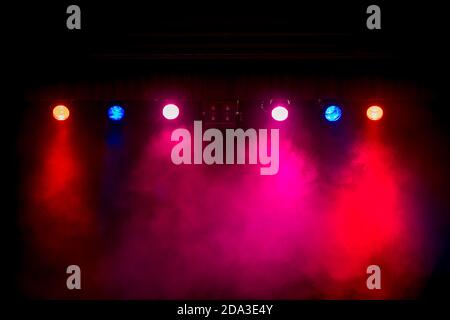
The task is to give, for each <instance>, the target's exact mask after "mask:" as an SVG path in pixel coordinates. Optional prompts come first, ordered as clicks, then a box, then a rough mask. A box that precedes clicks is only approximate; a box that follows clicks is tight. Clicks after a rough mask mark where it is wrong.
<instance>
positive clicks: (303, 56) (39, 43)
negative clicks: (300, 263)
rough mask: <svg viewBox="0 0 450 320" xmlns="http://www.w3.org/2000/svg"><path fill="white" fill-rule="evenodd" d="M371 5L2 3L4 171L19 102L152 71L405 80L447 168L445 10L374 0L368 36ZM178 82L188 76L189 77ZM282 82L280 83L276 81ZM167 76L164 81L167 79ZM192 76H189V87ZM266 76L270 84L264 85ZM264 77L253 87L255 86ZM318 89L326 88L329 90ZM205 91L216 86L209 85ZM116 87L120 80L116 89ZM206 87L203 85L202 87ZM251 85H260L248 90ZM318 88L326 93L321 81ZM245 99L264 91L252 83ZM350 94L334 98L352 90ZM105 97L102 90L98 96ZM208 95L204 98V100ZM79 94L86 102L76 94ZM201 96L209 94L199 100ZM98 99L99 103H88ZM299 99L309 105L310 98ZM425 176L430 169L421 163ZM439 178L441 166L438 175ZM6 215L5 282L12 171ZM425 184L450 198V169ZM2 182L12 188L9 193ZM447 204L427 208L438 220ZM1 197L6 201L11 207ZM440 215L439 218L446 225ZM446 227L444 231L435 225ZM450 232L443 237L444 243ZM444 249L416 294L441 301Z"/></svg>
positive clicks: (16, 251)
mask: <svg viewBox="0 0 450 320" xmlns="http://www.w3.org/2000/svg"><path fill="white" fill-rule="evenodd" d="M70 4H78V5H80V7H81V12H82V13H81V20H82V29H81V30H80V31H78V30H67V28H66V17H67V14H66V13H65V11H66V8H67V6H68V5H70ZM370 4H372V2H359V3H356V2H355V3H348V2H331V1H330V3H327V2H323V1H315V2H314V4H310V3H308V4H306V2H304V1H294V2H284V1H276V2H269V3H267V4H263V3H260V2H248V3H247V2H245V3H244V2H242V1H240V2H238V1H226V2H207V3H199V2H196V3H195V4H193V3H190V2H183V3H172V2H165V3H157V2H154V1H147V2H144V3H142V2H138V1H126V2H122V3H114V4H112V3H109V2H95V4H94V3H93V2H92V1H89V2H88V1H77V2H73V3H72V2H67V1H61V2H58V3H54V4H52V3H44V2H42V1H40V2H34V3H32V4H27V3H23V2H19V3H16V4H14V5H12V6H5V7H4V8H3V9H2V12H3V15H2V16H3V18H2V19H3V21H2V22H3V23H4V24H5V27H3V33H4V36H3V43H5V44H6V45H5V46H3V48H2V50H3V52H4V53H6V58H5V59H4V62H5V64H6V68H5V70H7V73H6V76H4V80H6V82H7V84H6V87H5V88H6V91H7V96H8V98H9V97H11V102H12V104H10V105H9V106H4V108H5V109H7V119H8V120H4V126H3V129H4V130H5V137H6V138H5V140H6V141H7V145H8V148H10V150H11V152H7V154H6V155H5V156H6V157H7V160H8V162H9V163H10V166H11V167H12V168H18V165H17V164H19V163H20V159H19V158H18V156H17V153H16V139H15V138H14V137H16V136H17V135H18V134H19V130H21V124H20V119H21V115H23V113H24V112H25V111H26V110H27V108H29V103H28V102H29V100H30V99H33V98H35V94H36V92H39V90H41V89H42V88H46V87H48V86H55V85H56V86H58V85H60V92H59V93H60V94H61V96H63V95H64V93H65V90H66V89H67V87H69V86H71V85H74V86H78V87H80V88H81V89H80V92H86V91H85V90H84V89H83V88H84V87H85V86H88V85H92V84H97V83H105V82H107V83H113V82H114V81H116V82H117V83H119V90H118V91H115V94H117V98H127V97H128V98H129V97H132V96H134V95H135V92H134V91H133V89H130V88H132V87H133V84H135V83H136V81H141V79H143V80H142V81H146V79H147V78H146V75H147V74H149V73H152V74H153V75H155V77H157V75H161V76H163V77H165V79H166V81H173V82H175V83H177V82H178V83H180V84H182V85H183V84H188V83H191V85H192V81H193V82H194V83H196V84H202V85H204V83H207V82H208V79H211V78H220V79H223V83H227V81H228V80H230V81H232V80H233V79H239V78H240V77H253V78H254V79H264V80H267V81H269V82H270V81H274V82H275V83H277V84H289V83H295V79H298V77H299V76H300V77H315V79H319V80H317V82H318V83H320V81H321V80H320V79H323V81H324V83H329V81H333V80H330V79H339V80H340V81H344V82H345V81H347V82H348V83H352V81H353V83H354V82H355V79H360V78H363V79H375V80H376V79H387V80H388V81H391V82H406V83H408V84H411V85H412V87H413V88H417V89H418V91H420V92H419V94H417V92H414V93H411V94H412V95H413V96H414V95H416V94H417V95H418V96H419V97H421V98H423V97H424V99H428V100H427V101H430V102H431V103H429V104H427V105H428V106H429V107H430V108H432V110H431V113H432V114H433V123H434V125H433V126H428V127H425V128H420V129H421V130H426V131H432V132H433V133H434V134H435V135H436V136H439V137H440V140H439V142H438V144H439V145H441V146H442V150H441V152H440V153H439V155H440V157H436V158H435V161H436V163H437V164H438V165H437V166H438V167H439V168H445V165H446V164H445V163H448V160H449V152H448V145H449V139H448V137H447V134H448V123H447V121H448V117H449V111H448V109H449V107H448V101H447V91H448V89H447V85H448V78H447V69H448V53H449V52H448V51H449V50H448V32H447V29H448V28H447V24H448V23H447V22H446V14H445V13H446V12H445V10H444V7H443V4H439V2H435V3H431V2H421V3H413V2H404V3H401V2H396V3H395V4H393V3H392V2H379V1H377V2H374V4H378V5H379V6H380V7H381V13H382V18H381V19H382V30H373V31H371V30H367V29H366V25H365V24H366V17H367V14H366V13H365V10H366V8H367V6H368V5H370ZM186 75H189V77H188V78H187V76H186ZM280 77H282V79H283V80H282V81H278V82H277V80H276V79H279V78H280ZM167 79H169V80H167ZM192 79H193V80H192ZM274 79H275V80H274ZM261 81H263V80H261ZM327 81H328V82H327ZM213 83H214V82H213ZM123 84H128V88H124V86H123ZM204 86H206V87H205V89H204V90H203V91H202V92H201V93H199V91H196V90H195V85H192V87H191V88H190V89H189V90H190V91H189V90H188V94H191V95H192V94H197V97H196V98H202V97H203V96H202V95H219V96H221V97H220V98H227V97H229V96H232V97H234V96H235V95H239V96H244V97H245V95H246V93H245V92H240V91H239V88H234V87H231V89H230V88H228V89H227V90H223V89H221V88H214V85H213V84H210V85H204ZM208 86H209V87H208ZM258 86H259V87H258ZM324 86H325V85H324ZM252 88H253V92H257V91H258V90H259V91H263V90H264V88H261V85H260V84H258V83H256V84H252ZM349 90H350V89H345V90H342V92H344V93H348V94H349V93H350V92H349ZM100 91H101V92H102V93H101V94H100V95H102V94H107V93H108V90H105V89H104V90H103V91H102V90H100ZM211 92H212V93H211ZM86 95H88V94H87V93H86ZM208 97H209V96H208ZM97 98H99V99H101V98H104V97H102V96H100V97H97ZM308 98H311V99H312V98H313V95H311V97H308ZM429 166H430V170H432V167H433V164H432V163H429ZM444 170H445V169H444ZM6 171H7V173H6V175H7V177H8V179H7V181H9V180H10V181H11V184H8V188H7V190H8V192H7V193H6V194H5V196H6V197H7V199H13V203H12V204H11V208H13V210H12V211H10V210H8V214H7V219H8V220H9V221H8V224H7V225H8V226H10V225H11V226H12V228H10V227H7V232H5V234H6V235H7V238H8V242H7V243H8V245H7V251H8V253H9V254H8V257H11V258H8V263H7V265H8V267H10V268H11V271H10V273H9V274H12V275H14V274H15V272H16V270H17V267H18V266H19V264H20V260H19V257H20V248H21V243H20V239H21V235H20V232H19V229H18V228H17V221H16V215H15V214H14V211H15V208H17V206H18V205H19V203H17V202H18V200H14V199H18V198H17V190H18V187H19V186H18V181H19V179H18V176H19V171H18V170H6ZM439 174H440V175H441V180H439V181H437V182H436V183H435V188H436V190H438V192H440V193H441V195H442V196H444V197H446V196H445V195H446V194H447V196H448V192H449V188H448V187H449V185H448V183H445V182H443V181H448V180H446V177H448V169H447V170H446V171H444V172H440V173H439ZM9 186H11V187H9ZM446 198H447V201H446V202H445V203H443V204H440V205H439V207H438V208H434V209H433V210H436V211H439V214H440V215H441V216H442V217H444V218H443V221H448V214H449V211H448V208H449V203H448V197H446ZM9 201H10V200H8V202H9ZM445 217H446V218H445ZM442 228H443V230H444V233H445V232H446V231H445V230H447V231H448V223H447V224H443V226H442ZM448 234H449V233H448V232H447V235H448ZM446 239H447V240H446V241H444V242H443V243H442V250H441V257H440V260H439V261H440V262H439V264H438V267H437V268H436V270H435V272H434V274H433V275H432V277H431V279H430V281H429V283H428V286H427V287H426V288H425V290H424V291H423V298H428V299H442V298H444V296H446V295H448V294H446V291H447V290H448V289H447V288H448V287H449V285H450V280H449V270H450V264H449V259H450V258H449V257H450V250H449V240H448V239H449V237H448V236H447V237H446ZM8 279H9V280H8V281H9V282H11V287H12V291H10V292H8V295H10V296H13V297H14V298H16V299H21V298H22V297H21V295H20V293H19V292H18V290H17V283H16V278H15V277H14V276H11V277H8Z"/></svg>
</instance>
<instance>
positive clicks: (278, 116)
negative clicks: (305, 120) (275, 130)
mask: <svg viewBox="0 0 450 320" xmlns="http://www.w3.org/2000/svg"><path fill="white" fill-rule="evenodd" d="M288 115H289V112H288V110H287V109H286V108H285V107H283V106H277V107H275V108H273V109H272V118H273V119H274V120H276V121H284V120H286V119H287V117H288Z"/></svg>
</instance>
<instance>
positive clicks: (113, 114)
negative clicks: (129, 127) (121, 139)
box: [108, 105, 125, 121]
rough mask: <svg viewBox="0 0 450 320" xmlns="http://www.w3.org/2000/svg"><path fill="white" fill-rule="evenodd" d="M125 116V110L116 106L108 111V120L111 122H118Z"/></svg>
mask: <svg viewBox="0 0 450 320" xmlns="http://www.w3.org/2000/svg"><path fill="white" fill-rule="evenodd" d="M124 115H125V110H124V109H123V108H122V107H121V106H118V105H114V106H112V107H110V108H109V109H108V118H110V119H111V120H113V121H120V120H122V118H123V117H124Z"/></svg>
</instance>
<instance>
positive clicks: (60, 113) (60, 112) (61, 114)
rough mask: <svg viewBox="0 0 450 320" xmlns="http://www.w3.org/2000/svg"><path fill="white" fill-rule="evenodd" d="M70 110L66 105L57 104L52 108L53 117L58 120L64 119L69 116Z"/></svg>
mask: <svg viewBox="0 0 450 320" xmlns="http://www.w3.org/2000/svg"><path fill="white" fill-rule="evenodd" d="M69 115H70V112H69V109H68V108H67V107H66V106H63V105H62V104H61V105H58V106H56V107H54V108H53V117H54V118H55V119H56V120H58V121H64V120H66V119H67V118H69Z"/></svg>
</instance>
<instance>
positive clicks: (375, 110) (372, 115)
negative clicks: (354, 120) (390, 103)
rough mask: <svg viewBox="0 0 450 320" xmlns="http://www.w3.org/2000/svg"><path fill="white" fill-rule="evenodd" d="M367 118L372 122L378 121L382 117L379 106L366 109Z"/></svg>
mask: <svg viewBox="0 0 450 320" xmlns="http://www.w3.org/2000/svg"><path fill="white" fill-rule="evenodd" d="M366 114H367V118H369V119H370V120H373V121H378V120H380V119H381V118H382V117H383V109H381V108H380V107H379V106H371V107H369V108H368V109H367V112H366Z"/></svg>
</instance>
